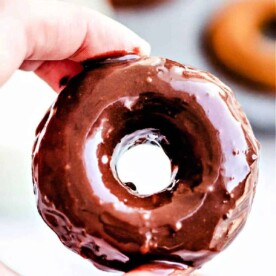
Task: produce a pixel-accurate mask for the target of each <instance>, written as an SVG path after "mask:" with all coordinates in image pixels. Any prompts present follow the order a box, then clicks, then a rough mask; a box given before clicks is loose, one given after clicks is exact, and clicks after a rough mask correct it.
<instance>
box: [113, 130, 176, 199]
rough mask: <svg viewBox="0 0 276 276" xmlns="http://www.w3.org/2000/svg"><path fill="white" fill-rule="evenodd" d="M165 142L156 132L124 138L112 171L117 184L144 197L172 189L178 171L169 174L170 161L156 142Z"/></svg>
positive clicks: (116, 149) (141, 132)
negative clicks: (118, 182)
mask: <svg viewBox="0 0 276 276" xmlns="http://www.w3.org/2000/svg"><path fill="white" fill-rule="evenodd" d="M162 139H165V137H162V136H161V135H160V134H159V133H158V130H155V129H144V130H138V131H135V132H134V133H132V134H130V135H126V136H125V137H124V138H123V139H122V140H121V142H120V143H119V144H118V145H117V146H116V148H115V150H114V153H113V158H112V161H111V168H112V170H113V174H114V175H115V177H116V178H117V180H118V181H120V182H121V183H122V185H124V186H125V187H127V188H128V189H129V190H130V192H131V193H133V194H135V195H137V196H140V197H144V196H150V195H153V194H156V193H160V192H162V191H163V190H165V189H168V188H172V187H173V186H174V184H175V182H176V181H175V175H176V174H177V170H178V168H177V167H175V168H174V169H173V171H172V166H171V161H170V159H169V157H168V156H167V155H166V153H165V152H164V150H163V148H162V146H161V145H160V144H159V141H160V140H162Z"/></svg>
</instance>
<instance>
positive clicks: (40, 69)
mask: <svg viewBox="0 0 276 276" xmlns="http://www.w3.org/2000/svg"><path fill="white" fill-rule="evenodd" d="M20 69H22V70H26V71H34V72H35V73H36V74H37V75H38V76H39V77H40V78H42V79H43V80H44V81H46V82H47V83H48V84H49V85H50V86H51V87H52V88H53V89H54V90H55V91H56V92H59V91H60V90H62V89H63V88H64V87H65V85H66V84H67V82H68V81H69V80H70V79H71V78H72V77H73V76H75V75H77V74H78V73H80V72H81V71H82V70H83V67H82V65H81V64H80V63H78V62H75V61H71V60H58V61H29V60H27V61H25V62H24V63H23V64H22V65H21V66H20Z"/></svg>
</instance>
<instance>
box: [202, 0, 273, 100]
mask: <svg viewBox="0 0 276 276" xmlns="http://www.w3.org/2000/svg"><path fill="white" fill-rule="evenodd" d="M275 32H276V9H275V2H274V0H241V1H231V2H229V4H227V5H225V6H224V7H223V8H222V9H220V10H219V11H218V12H217V13H216V14H215V16H214V17H213V18H212V20H211V22H210V24H209V26H208V28H207V31H206V33H205V43H206V45H205V46H207V47H206V48H207V51H208V52H209V54H211V57H212V61H213V62H214V63H215V64H216V65H220V66H221V65H222V67H223V69H226V70H225V72H227V71H228V72H230V73H232V74H233V76H234V77H238V79H239V80H242V81H243V82H244V83H246V84H249V85H250V84H251V86H252V85H254V86H255V88H256V87H257V88H260V90H261V91H262V92H264V91H266V92H268V93H270V94H274V95H276V90H275V88H276V83H275V77H276V72H275V45H276V44H275V37H276V33H275Z"/></svg>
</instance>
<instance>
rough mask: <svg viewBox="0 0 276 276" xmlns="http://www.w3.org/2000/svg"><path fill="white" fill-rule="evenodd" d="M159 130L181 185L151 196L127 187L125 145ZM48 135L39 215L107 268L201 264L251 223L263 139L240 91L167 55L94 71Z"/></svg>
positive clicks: (59, 111)
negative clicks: (122, 163) (121, 170)
mask: <svg viewBox="0 0 276 276" xmlns="http://www.w3.org/2000/svg"><path fill="white" fill-rule="evenodd" d="M150 128H152V129H155V130H158V135H157V136H158V137H159V138H160V139H159V143H160V144H161V146H162V147H163V149H164V151H165V152H166V154H167V155H168V157H169V158H170V159H171V163H172V168H177V174H176V176H175V180H176V182H175V183H174V185H173V187H170V188H169V189H167V190H165V191H162V192H160V193H158V194H154V195H151V196H146V197H140V196H139V195H135V194H133V193H132V192H131V191H130V190H129V189H128V188H127V187H124V186H123V185H121V183H118V180H117V179H116V177H115V175H114V171H112V168H111V167H112V166H111V163H112V160H114V158H115V157H114V149H115V148H116V146H117V145H118V144H119V143H120V141H121V139H123V138H124V137H125V136H126V135H131V134H132V133H134V132H136V131H142V130H145V129H150ZM37 132H38V137H37V141H36V145H35V146H34V155H33V179H34V188H35V191H36V194H37V197H38V208H39V211H40V213H41V215H42V217H43V219H44V220H45V221H46V223H47V224H48V225H49V226H50V227H51V228H52V229H53V230H54V231H55V232H56V233H57V235H58V236H59V238H60V239H61V241H62V242H63V243H64V244H65V245H66V246H68V247H69V248H71V249H72V250H74V251H75V252H77V253H79V254H80V255H82V256H84V257H86V258H89V259H90V260H91V261H92V262H93V263H94V264H95V265H96V266H97V267H99V268H101V269H105V270H121V271H129V270H131V269H133V268H135V267H138V266H140V265H142V264H146V263H151V262H152V261H154V262H155V263H156V262H160V263H165V262H170V263H174V264H178V265H181V266H182V267H183V269H186V268H187V267H189V268H190V269H192V268H196V267H199V266H200V265H202V264H203V263H204V262H205V261H207V260H209V259H210V258H212V257H213V256H214V255H215V254H217V253H218V252H220V251H221V250H222V249H223V248H225V246H227V245H228V244H229V243H230V242H231V240H232V239H233V238H234V237H235V236H236V235H237V234H238V232H239V231H240V229H241V228H242V227H243V225H244V223H245V221H246V217H247V214H248V212H249V210H250V206H251V203H252V200H253V196H254V191H255V185H256V180H257V159H258V143H257V141H256V140H255V138H254V135H253V133H252V130H251V127H250V126H249V124H248V121H247V119H246V117H245V115H244V113H243V112H242V110H241V108H240V106H239V104H238V103H237V102H236V100H235V98H234V97H233V94H232V92H231V91H230V89H229V88H228V87H226V86H225V85H223V84H222V83H221V82H220V81H219V80H218V79H216V78H215V77H213V76H212V75H210V74H208V73H206V72H202V71H199V70H196V69H193V68H189V67H186V66H183V65H181V64H178V63H176V62H173V61H170V60H167V59H164V58H158V57H150V58H139V57H132V59H129V60H128V59H125V60H117V61H116V60H115V59H114V60H111V61H108V62H102V63H95V62H94V63H91V64H90V66H87V69H86V70H85V72H83V73H82V74H80V75H79V76H78V77H76V78H75V79H73V80H72V81H71V82H70V84H69V85H68V87H67V88H66V89H65V90H64V91H63V92H62V93H61V94H60V95H59V97H58V100H57V101H56V103H55V104H54V105H53V106H52V108H51V109H50V110H49V112H48V114H46V116H45V118H44V119H43V121H42V123H41V124H40V126H39V127H38V130H37ZM138 142H139V143H140V142H141V141H138ZM103 156H105V158H104V159H105V160H106V159H107V160H108V162H102V157H103Z"/></svg>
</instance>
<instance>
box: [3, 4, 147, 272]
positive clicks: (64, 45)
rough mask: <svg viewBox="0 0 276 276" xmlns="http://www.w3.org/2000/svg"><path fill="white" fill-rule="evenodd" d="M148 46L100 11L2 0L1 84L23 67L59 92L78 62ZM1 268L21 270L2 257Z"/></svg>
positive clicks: (139, 50)
mask: <svg viewBox="0 0 276 276" xmlns="http://www.w3.org/2000/svg"><path fill="white" fill-rule="evenodd" d="M149 51H150V46H149V44H148V43H147V42H145V41H144V40H143V39H141V38H140V37H139V36H137V35H136V34H135V33H133V32H132V31H130V30H129V29H127V28H126V27H124V26H122V25H121V24H119V23H118V22H115V21H113V20H112V19H110V18H108V17H106V16H104V15H102V14H100V13H98V12H96V11H93V10H89V9H86V8H83V7H78V6H74V5H70V4H67V3H62V2H53V1H49V2H46V1H45V2H44V1H25V0H0V66H1V70H0V86H1V85H3V84H4V83H5V82H6V81H7V80H8V78H9V77H10V76H11V75H12V74H13V73H14V71H15V70H17V69H19V68H20V69H23V70H31V71H34V72H35V73H36V74H37V75H38V76H39V77H40V78H42V79H43V80H45V81H46V82H47V83H48V84H49V85H50V86H51V87H52V88H53V89H54V90H55V91H57V92H58V91H60V90H61V89H62V88H63V87H61V86H60V80H61V79H62V78H64V77H66V78H71V77H73V76H74V75H76V74H77V73H79V72H80V71H81V70H82V66H81V64H80V63H79V62H82V61H84V60H86V59H89V58H95V57H97V56H104V55H107V54H108V53H112V52H122V53H135V54H140V55H148V54H149ZM0 274H1V275H7V276H15V275H17V274H16V273H15V272H13V271H11V270H10V269H8V268H7V267H6V266H4V265H3V264H1V263H0ZM149 274H150V273H149ZM128 275H131V273H130V274H128ZM143 275H145V274H143Z"/></svg>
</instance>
